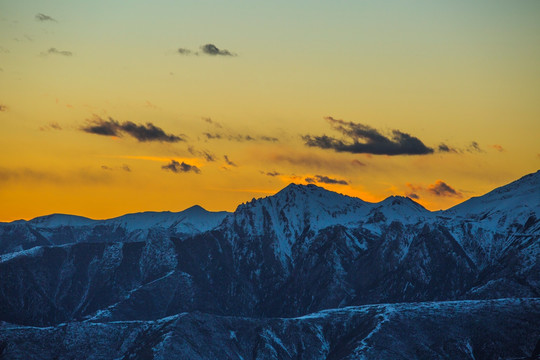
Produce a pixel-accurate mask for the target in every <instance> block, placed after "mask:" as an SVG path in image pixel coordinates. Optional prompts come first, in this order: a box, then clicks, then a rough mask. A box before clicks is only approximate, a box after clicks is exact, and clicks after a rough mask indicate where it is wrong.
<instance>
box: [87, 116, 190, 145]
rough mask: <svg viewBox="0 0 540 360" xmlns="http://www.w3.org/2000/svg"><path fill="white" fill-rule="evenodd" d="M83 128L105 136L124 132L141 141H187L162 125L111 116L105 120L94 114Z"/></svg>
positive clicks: (118, 134)
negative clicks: (168, 132)
mask: <svg viewBox="0 0 540 360" xmlns="http://www.w3.org/2000/svg"><path fill="white" fill-rule="evenodd" d="M81 130H82V131H84V132H87V133H89V134H95V135H104V136H118V137H121V136H123V135H124V134H127V135H130V136H132V137H134V138H135V139H137V140H138V141H139V142H149V141H158V142H170V143H175V142H179V141H185V139H184V138H183V137H181V136H178V135H173V134H167V133H165V131H163V129H161V128H160V127H157V126H155V125H154V124H152V123H150V122H148V123H146V124H145V125H142V124H135V123H134V122H131V121H124V122H122V123H120V122H118V121H116V120H114V119H113V118H111V117H109V119H108V120H104V119H102V118H100V117H99V116H94V118H93V119H91V120H88V124H87V125H86V126H83V127H81Z"/></svg>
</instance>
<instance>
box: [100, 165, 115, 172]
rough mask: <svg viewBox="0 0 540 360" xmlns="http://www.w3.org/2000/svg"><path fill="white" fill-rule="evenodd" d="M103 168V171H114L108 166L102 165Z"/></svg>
mask: <svg viewBox="0 0 540 360" xmlns="http://www.w3.org/2000/svg"><path fill="white" fill-rule="evenodd" d="M101 168H102V169H103V170H107V171H112V167H109V166H107V165H101Z"/></svg>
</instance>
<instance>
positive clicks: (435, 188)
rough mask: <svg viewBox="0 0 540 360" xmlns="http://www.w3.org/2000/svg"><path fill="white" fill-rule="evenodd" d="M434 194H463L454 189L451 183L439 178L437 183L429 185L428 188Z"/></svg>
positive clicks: (450, 195) (448, 195) (449, 195)
mask: <svg viewBox="0 0 540 360" xmlns="http://www.w3.org/2000/svg"><path fill="white" fill-rule="evenodd" d="M427 189H428V190H429V191H430V192H431V193H432V194H434V195H437V196H445V197H462V196H463V194H462V193H460V192H459V191H457V190H455V189H453V188H452V187H451V186H450V185H448V184H447V183H445V182H444V181H442V180H437V181H436V182H435V184H432V185H429V186H428V188H427Z"/></svg>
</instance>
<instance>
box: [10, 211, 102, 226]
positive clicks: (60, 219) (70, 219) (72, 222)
mask: <svg viewBox="0 0 540 360" xmlns="http://www.w3.org/2000/svg"><path fill="white" fill-rule="evenodd" d="M97 221H98V220H92V219H89V218H86V217H83V216H76V215H66V214H51V215H46V216H40V217H37V218H34V219H32V220H30V221H28V224H30V225H33V226H36V227H45V228H56V227H60V226H87V225H94V224H95V223H97ZM16 222H17V223H24V222H25V221H24V220H17V221H16Z"/></svg>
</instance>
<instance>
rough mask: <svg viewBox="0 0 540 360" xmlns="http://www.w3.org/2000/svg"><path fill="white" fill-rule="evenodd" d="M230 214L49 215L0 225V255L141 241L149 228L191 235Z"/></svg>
mask: <svg viewBox="0 0 540 360" xmlns="http://www.w3.org/2000/svg"><path fill="white" fill-rule="evenodd" d="M228 214H229V213H228V212H226V211H219V212H211V211H207V210H205V209H203V208H202V207H200V206H197V205H196V206H192V207H190V208H188V209H186V210H184V211H180V212H170V211H165V212H141V213H135V214H127V215H123V216H119V217H116V218H112V219H107V220H93V219H88V218H85V217H82V216H74V215H65V214H52V215H46V216H41V217H37V218H34V219H32V220H29V221H24V220H17V221H14V222H11V223H0V255H1V254H7V253H10V252H15V251H22V250H27V249H30V248H32V247H35V246H50V245H65V244H71V243H80V242H100V241H108V242H111V241H112V242H115V241H121V242H126V241H144V240H145V238H146V237H147V236H148V232H149V230H151V229H165V230H167V232H168V233H170V234H171V235H175V236H192V235H194V234H199V233H202V232H205V231H208V230H211V229H213V228H215V227H216V226H218V225H219V224H220V223H221V222H222V221H223V219H224V218H225V217H226V216H227V215H228Z"/></svg>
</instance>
